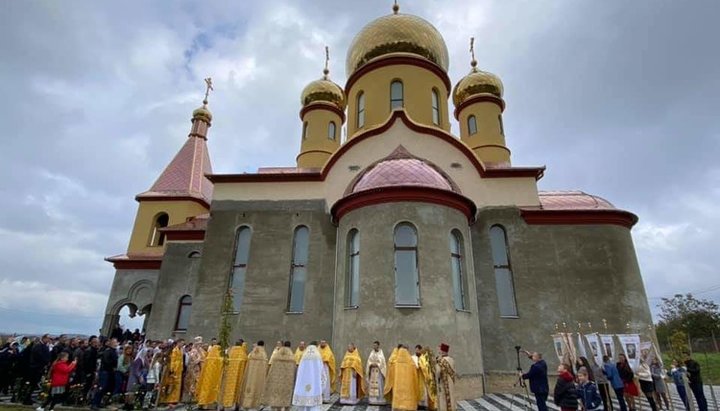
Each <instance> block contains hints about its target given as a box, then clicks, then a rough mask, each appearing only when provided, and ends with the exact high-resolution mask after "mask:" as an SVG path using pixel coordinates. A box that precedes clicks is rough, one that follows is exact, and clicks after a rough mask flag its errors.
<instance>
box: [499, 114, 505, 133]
mask: <svg viewBox="0 0 720 411" xmlns="http://www.w3.org/2000/svg"><path fill="white" fill-rule="evenodd" d="M498 125H499V126H500V134H502V135H505V126H503V122H502V114H498Z"/></svg>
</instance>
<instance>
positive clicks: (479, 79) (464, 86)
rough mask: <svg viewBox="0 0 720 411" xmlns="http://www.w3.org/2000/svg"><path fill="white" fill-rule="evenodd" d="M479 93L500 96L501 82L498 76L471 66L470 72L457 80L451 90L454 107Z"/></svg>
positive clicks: (501, 91) (501, 94)
mask: <svg viewBox="0 0 720 411" xmlns="http://www.w3.org/2000/svg"><path fill="white" fill-rule="evenodd" d="M480 93H489V94H492V95H494V96H496V97H500V98H502V96H503V84H502V81H501V80H500V77H498V76H496V75H494V74H493V73H488V72H487V71H482V70H479V69H477V68H476V67H474V66H473V68H472V70H471V71H470V74H468V75H467V76H465V77H463V78H462V80H460V81H458V83H457V84H456V85H455V89H454V90H453V103H455V107H457V106H459V105H460V104H462V103H463V102H464V101H465V100H467V99H468V98H469V97H470V96H473V95H475V94H480Z"/></svg>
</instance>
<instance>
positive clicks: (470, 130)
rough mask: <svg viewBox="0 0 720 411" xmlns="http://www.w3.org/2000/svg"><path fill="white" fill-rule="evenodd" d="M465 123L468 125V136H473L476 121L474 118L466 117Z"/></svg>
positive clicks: (475, 131)
mask: <svg viewBox="0 0 720 411" xmlns="http://www.w3.org/2000/svg"><path fill="white" fill-rule="evenodd" d="M467 123H468V134H469V135H473V134H475V133H477V119H476V118H475V116H470V117H468V119H467Z"/></svg>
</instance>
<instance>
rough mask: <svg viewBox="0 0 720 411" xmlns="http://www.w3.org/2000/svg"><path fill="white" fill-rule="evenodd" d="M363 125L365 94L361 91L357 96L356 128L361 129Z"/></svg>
mask: <svg viewBox="0 0 720 411" xmlns="http://www.w3.org/2000/svg"><path fill="white" fill-rule="evenodd" d="M364 125H365V93H363V92H362V91H361V92H360V94H358V96H357V126H358V128H361V127H362V126H364Z"/></svg>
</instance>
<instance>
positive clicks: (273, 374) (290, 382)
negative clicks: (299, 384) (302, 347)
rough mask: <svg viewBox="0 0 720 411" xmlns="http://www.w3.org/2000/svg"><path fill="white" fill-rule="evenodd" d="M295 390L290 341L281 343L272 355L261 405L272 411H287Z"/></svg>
mask: <svg viewBox="0 0 720 411" xmlns="http://www.w3.org/2000/svg"><path fill="white" fill-rule="evenodd" d="M294 388H295V354H293V352H292V349H291V348H290V341H286V342H284V343H283V346H282V347H280V349H278V350H276V351H275V353H274V354H273V355H272V364H270V369H269V370H268V373H267V379H266V381H265V394H264V395H263V400H262V403H263V405H265V406H267V407H271V408H272V409H274V410H278V409H279V410H281V411H285V410H289V409H290V406H291V405H292V397H293V389H294Z"/></svg>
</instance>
